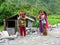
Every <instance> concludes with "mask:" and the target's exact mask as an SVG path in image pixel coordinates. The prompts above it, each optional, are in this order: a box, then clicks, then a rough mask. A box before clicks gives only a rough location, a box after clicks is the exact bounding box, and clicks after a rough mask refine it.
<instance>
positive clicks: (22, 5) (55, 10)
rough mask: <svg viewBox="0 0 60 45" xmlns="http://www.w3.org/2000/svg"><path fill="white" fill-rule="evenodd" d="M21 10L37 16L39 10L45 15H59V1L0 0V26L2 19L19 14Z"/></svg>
mask: <svg viewBox="0 0 60 45" xmlns="http://www.w3.org/2000/svg"><path fill="white" fill-rule="evenodd" d="M21 10H24V11H25V12H27V13H29V14H31V15H33V16H35V17H36V16H37V15H38V11H39V10H43V11H46V12H47V14H60V0H0V24H2V22H3V19H5V18H8V17H9V16H11V15H14V14H18V13H20V11H21Z"/></svg>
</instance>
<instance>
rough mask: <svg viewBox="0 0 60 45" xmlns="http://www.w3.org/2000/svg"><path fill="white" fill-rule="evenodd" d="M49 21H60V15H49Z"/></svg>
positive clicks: (52, 23)
mask: <svg viewBox="0 0 60 45" xmlns="http://www.w3.org/2000/svg"><path fill="white" fill-rule="evenodd" d="M48 21H49V24H51V25H54V24H57V23H60V15H49V16H48Z"/></svg>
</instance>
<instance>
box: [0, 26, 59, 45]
mask: <svg viewBox="0 0 60 45" xmlns="http://www.w3.org/2000/svg"><path fill="white" fill-rule="evenodd" d="M1 41H2V42H0V45H60V27H58V28H53V30H51V31H48V35H47V36H41V35H39V34H38V33H37V32H35V33H33V34H30V35H27V36H26V37H22V38H20V37H18V38H16V39H15V40H6V39H4V40H1Z"/></svg>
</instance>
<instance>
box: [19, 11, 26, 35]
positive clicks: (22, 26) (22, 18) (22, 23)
mask: <svg viewBox="0 0 60 45" xmlns="http://www.w3.org/2000/svg"><path fill="white" fill-rule="evenodd" d="M19 19H20V25H19V28H20V36H23V33H24V36H26V28H25V25H26V24H25V23H26V22H25V21H26V18H25V13H24V12H23V11H22V12H20V14H19Z"/></svg>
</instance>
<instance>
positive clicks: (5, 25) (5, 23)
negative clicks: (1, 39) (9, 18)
mask: <svg viewBox="0 0 60 45" xmlns="http://www.w3.org/2000/svg"><path fill="white" fill-rule="evenodd" d="M4 30H6V20H5V19H4Z"/></svg>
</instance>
